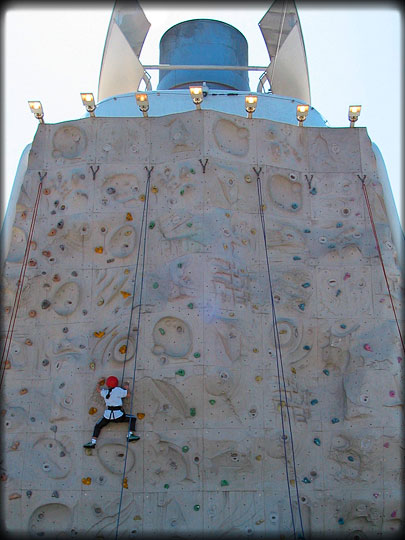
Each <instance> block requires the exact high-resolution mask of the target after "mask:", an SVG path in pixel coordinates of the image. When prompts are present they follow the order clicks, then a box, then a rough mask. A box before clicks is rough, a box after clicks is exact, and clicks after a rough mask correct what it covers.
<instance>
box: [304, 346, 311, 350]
mask: <svg viewBox="0 0 405 540" xmlns="http://www.w3.org/2000/svg"><path fill="white" fill-rule="evenodd" d="M302 348H303V349H304V351H310V350H311V347H310V346H309V345H304V346H303V347H302Z"/></svg>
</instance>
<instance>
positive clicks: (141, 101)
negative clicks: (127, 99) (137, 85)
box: [135, 94, 149, 116]
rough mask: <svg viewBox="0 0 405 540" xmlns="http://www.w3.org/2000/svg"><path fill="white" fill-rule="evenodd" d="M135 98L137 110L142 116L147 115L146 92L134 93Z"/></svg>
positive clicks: (147, 101)
mask: <svg viewBox="0 0 405 540" xmlns="http://www.w3.org/2000/svg"><path fill="white" fill-rule="evenodd" d="M135 99H136V102H137V104H138V107H139V110H140V111H141V112H142V113H143V115H144V116H148V110H149V100H148V95H147V94H135Z"/></svg>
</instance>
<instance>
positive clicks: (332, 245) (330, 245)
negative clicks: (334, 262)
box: [328, 244, 336, 249]
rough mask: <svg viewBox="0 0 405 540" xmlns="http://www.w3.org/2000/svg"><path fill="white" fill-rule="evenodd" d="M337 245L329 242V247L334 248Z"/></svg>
mask: <svg viewBox="0 0 405 540" xmlns="http://www.w3.org/2000/svg"><path fill="white" fill-rule="evenodd" d="M335 247H336V244H329V246H328V249H334V248H335Z"/></svg>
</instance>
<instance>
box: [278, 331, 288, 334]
mask: <svg viewBox="0 0 405 540" xmlns="http://www.w3.org/2000/svg"><path fill="white" fill-rule="evenodd" d="M286 333H287V330H280V332H279V334H286Z"/></svg>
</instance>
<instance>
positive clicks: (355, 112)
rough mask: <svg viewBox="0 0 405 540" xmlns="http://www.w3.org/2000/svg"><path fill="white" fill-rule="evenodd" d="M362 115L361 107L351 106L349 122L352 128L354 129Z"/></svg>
mask: <svg viewBox="0 0 405 540" xmlns="http://www.w3.org/2000/svg"><path fill="white" fill-rule="evenodd" d="M360 113H361V105H350V107H349V120H350V127H354V124H355V122H357V120H358V119H359V116H360Z"/></svg>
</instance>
